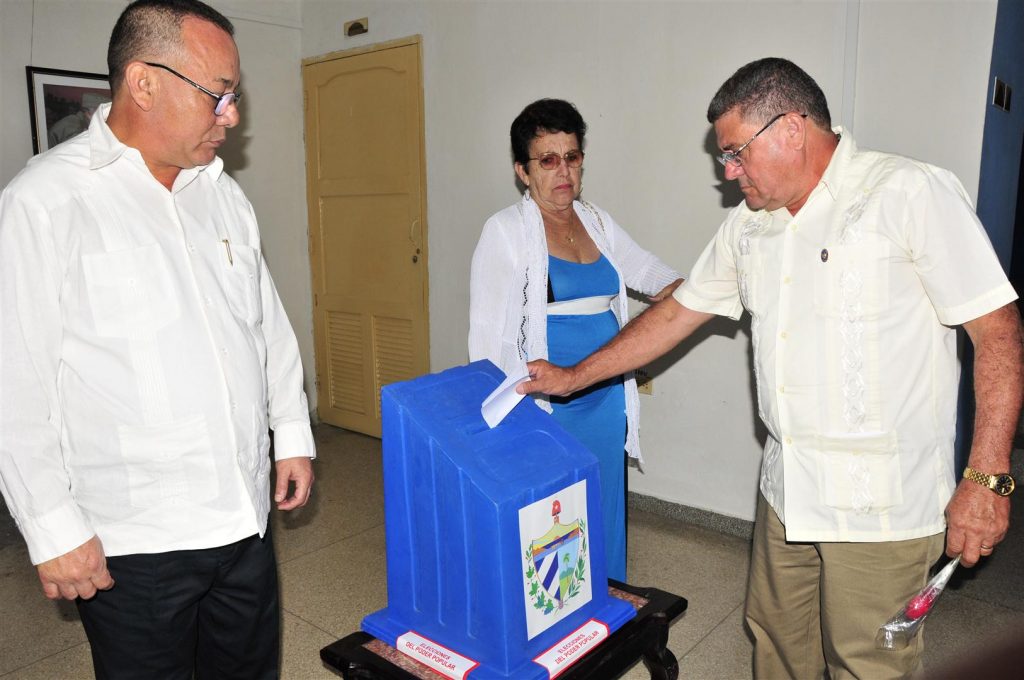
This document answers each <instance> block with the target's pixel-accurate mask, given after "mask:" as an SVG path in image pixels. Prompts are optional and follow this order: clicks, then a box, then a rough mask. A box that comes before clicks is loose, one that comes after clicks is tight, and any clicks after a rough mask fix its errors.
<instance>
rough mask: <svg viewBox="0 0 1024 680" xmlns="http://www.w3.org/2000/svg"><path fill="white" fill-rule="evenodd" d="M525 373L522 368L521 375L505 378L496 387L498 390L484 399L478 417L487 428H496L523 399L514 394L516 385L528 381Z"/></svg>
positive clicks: (528, 376) (528, 377)
mask: <svg viewBox="0 0 1024 680" xmlns="http://www.w3.org/2000/svg"><path fill="white" fill-rule="evenodd" d="M525 371H526V367H525V366H524V367H523V373H513V374H512V375H510V376H508V377H506V378H505V380H504V382H502V383H501V384H500V385H498V389H496V390H494V391H493V392H491V393H490V394H489V395H487V398H486V399H484V403H483V405H482V406H481V407H480V415H482V416H483V417H484V420H485V421H487V426H488V427H491V428H494V427H497V426H498V423H500V422H501V421H503V420H505V416H507V415H508V414H509V412H510V411H511V410H512V409H514V408H515V407H516V404H518V403H519V400H520V399H522V398H523V395H522V394H519V393H518V392H516V385H518V384H519V383H521V382H526V381H527V380H529V379H530V374H529V373H526V372H525Z"/></svg>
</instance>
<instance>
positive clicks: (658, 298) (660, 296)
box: [647, 278, 686, 302]
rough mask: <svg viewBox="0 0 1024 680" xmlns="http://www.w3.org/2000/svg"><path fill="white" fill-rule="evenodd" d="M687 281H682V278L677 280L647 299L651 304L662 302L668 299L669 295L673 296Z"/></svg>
mask: <svg viewBox="0 0 1024 680" xmlns="http://www.w3.org/2000/svg"><path fill="white" fill-rule="evenodd" d="M685 280H686V279H682V278H679V279H676V280H675V281H673V282H672V283H670V284H668V285H667V286H665V287H664V288H662V289H661V290H660V291H658V292H657V293H656V294H654V295H648V296H647V298H648V299H649V300H650V301H651V302H661V301H662V300H664V299H665V298H667V297H668V296H669V295H671V294H672V293H673V292H674V291H675V289H676V288H678V287H679V286H681V285H683V281H685Z"/></svg>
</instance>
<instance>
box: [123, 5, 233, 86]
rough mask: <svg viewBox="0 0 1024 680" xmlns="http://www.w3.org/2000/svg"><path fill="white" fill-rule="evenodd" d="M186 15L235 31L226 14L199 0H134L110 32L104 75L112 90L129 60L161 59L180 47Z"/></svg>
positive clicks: (227, 31)
mask: <svg viewBox="0 0 1024 680" xmlns="http://www.w3.org/2000/svg"><path fill="white" fill-rule="evenodd" d="M185 17H195V18H196V19H202V20H203V21H209V22H210V23H211V24H214V25H215V26H217V27H218V28H220V29H222V30H223V31H224V32H225V33H227V34H228V35H230V36H234V35H235V27H234V26H233V25H232V24H231V22H230V21H229V20H228V18H227V17H225V16H224V15H223V14H221V13H220V12H218V11H217V10H215V9H214V8H212V7H210V6H209V5H207V4H205V3H203V2H199V0H136V2H133V3H132V4H130V5H128V6H127V7H125V9H124V11H123V12H121V16H120V17H118V19H117V23H116V24H114V30H113V31H112V32H111V34H110V44H109V45H108V46H107V72H108V73H109V74H110V75H109V76H107V78H108V79H109V80H110V91H111V93H112V94H114V93H116V92H117V90H118V88H119V87H120V86H121V83H122V82H123V81H124V70H125V67H127V66H128V64H130V63H131V62H133V61H144V60H147V59H150V60H157V59H162V58H164V57H165V56H167V54H168V53H173V52H175V51H176V50H179V49H180V48H181V24H182V22H183V21H184V20H185Z"/></svg>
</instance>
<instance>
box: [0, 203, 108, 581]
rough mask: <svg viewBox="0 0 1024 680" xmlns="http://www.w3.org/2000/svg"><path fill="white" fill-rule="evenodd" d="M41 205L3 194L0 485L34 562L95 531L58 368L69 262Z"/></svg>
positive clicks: (0, 237) (0, 235) (0, 207)
mask: <svg viewBox="0 0 1024 680" xmlns="http://www.w3.org/2000/svg"><path fill="white" fill-rule="evenodd" d="M52 234H53V232H52V228H51V221H50V217H49V215H48V214H47V211H46V210H45V209H44V207H43V206H42V205H38V204H36V203H34V202H32V203H30V202H28V201H24V200H21V199H20V198H18V197H16V196H15V195H13V194H12V192H11V191H10V190H8V191H5V192H4V193H3V195H2V196H0V491H2V492H3V495H4V499H5V500H6V502H7V507H8V509H9V510H10V512H11V516H12V517H13V518H14V521H15V524H17V526H18V529H19V530H20V531H21V533H22V535H23V536H24V538H25V542H26V544H27V545H28V551H29V556H30V558H31V560H32V562H33V564H39V563H41V562H45V561H47V560H50V559H53V558H54V557H58V556H60V555H63V554H64V553H67V552H69V551H71V550H73V549H74V548H76V547H78V546H79V545H81V544H82V543H85V542H86V541H87V540H89V539H90V538H91V537H92V536H93V534H94V533H95V532H94V531H93V529H92V527H91V526H90V525H89V522H88V520H87V519H86V518H85V516H84V514H83V513H82V512H81V510H80V509H79V507H78V505H77V503H76V502H75V499H74V498H73V496H72V495H71V479H70V476H69V474H68V471H67V469H66V468H65V466H64V451H63V449H62V446H61V435H60V433H61V427H62V426H61V421H62V414H61V406H60V399H59V398H58V392H57V380H58V378H57V376H58V370H59V366H60V361H61V358H60V357H61V342H62V338H63V330H62V329H63V324H62V321H61V310H60V294H61V283H62V281H63V278H64V277H63V268H62V267H61V265H60V262H59V260H58V256H57V254H56V248H55V247H54V242H53V235H52Z"/></svg>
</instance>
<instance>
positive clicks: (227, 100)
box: [142, 61, 242, 116]
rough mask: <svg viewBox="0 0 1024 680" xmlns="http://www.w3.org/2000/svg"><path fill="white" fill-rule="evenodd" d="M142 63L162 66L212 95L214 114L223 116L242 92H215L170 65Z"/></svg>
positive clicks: (150, 64) (236, 101) (236, 103)
mask: <svg viewBox="0 0 1024 680" xmlns="http://www.w3.org/2000/svg"><path fill="white" fill-rule="evenodd" d="M142 63H144V64H145V65H146V66H152V67H154V68H162V69H163V70H165V71H167V72H168V73H173V74H174V75H176V76H178V77H179V78H181V79H182V80H184V81H185V82H186V83H188V84H189V85H191V86H192V87H194V88H196V89H197V90H199V91H200V92H203V93H205V94H208V95H210V96H211V97H213V98H214V99H216V100H217V105H216V106H214V107H213V113H214V114H215V115H218V116H223V115H224V112H226V111H227V110H228V107H229V106H231V105H232V104H235V105H236V106H237V105H238V100H239V99H241V98H242V93H241V92H225V93H224V94H217V93H216V92H211V91H210V90H207V89H206V88H205V87H203V86H202V85H200V84H199V83H197V82H196V81H194V80H192V79H191V78H186V77H185V76H183V75H181V74H180V73H178V72H177V71H175V70H174V69H173V68H171V67H170V66H164V65H163V64H157V63H155V62H152V61H144V62H142Z"/></svg>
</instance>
